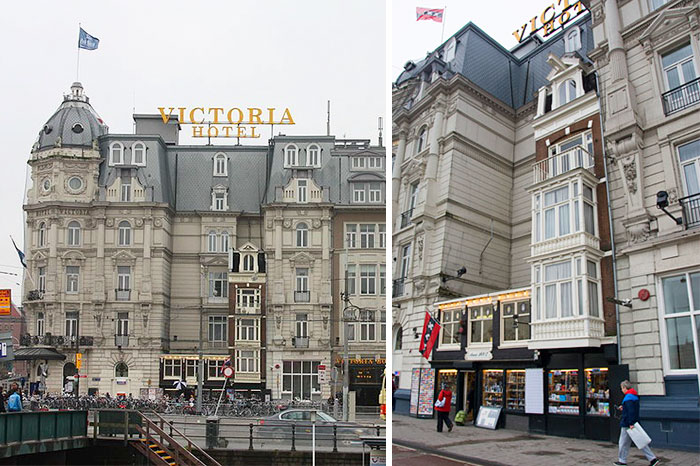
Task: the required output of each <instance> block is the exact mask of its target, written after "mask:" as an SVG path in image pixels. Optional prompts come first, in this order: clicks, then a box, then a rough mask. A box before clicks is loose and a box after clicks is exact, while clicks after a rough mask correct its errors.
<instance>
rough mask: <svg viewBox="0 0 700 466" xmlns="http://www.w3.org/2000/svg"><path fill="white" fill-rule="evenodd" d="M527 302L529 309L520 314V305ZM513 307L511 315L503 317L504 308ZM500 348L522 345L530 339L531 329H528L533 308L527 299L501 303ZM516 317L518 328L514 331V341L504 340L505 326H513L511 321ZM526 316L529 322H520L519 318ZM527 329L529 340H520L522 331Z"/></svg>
mask: <svg viewBox="0 0 700 466" xmlns="http://www.w3.org/2000/svg"><path fill="white" fill-rule="evenodd" d="M527 302H529V303H530V305H529V308H528V312H524V313H522V312H521V304H523V303H527ZM511 304H512V305H513V314H512V315H509V316H506V315H505V308H506V306H509V305H511ZM500 308H501V313H500V314H501V316H500V318H501V346H508V345H513V346H515V345H524V344H526V343H527V342H528V341H530V339H531V338H532V329H531V328H530V323H531V322H532V320H533V307H532V301H530V300H529V299H518V300H509V301H501V305H500ZM516 315H517V316H518V323H519V325H518V327H517V328H515V329H514V331H515V340H506V326H507V325H508V326H511V327H512V326H513V319H515V316H516ZM524 315H526V316H528V317H529V320H522V319H521V318H520V317H521V316H524ZM524 328H527V329H528V330H529V331H530V338H521V337H520V334H521V333H522V329H524Z"/></svg>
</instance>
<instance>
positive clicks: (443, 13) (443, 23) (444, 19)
mask: <svg viewBox="0 0 700 466" xmlns="http://www.w3.org/2000/svg"><path fill="white" fill-rule="evenodd" d="M446 16H447V5H445V8H444V9H443V10H442V33H441V34H440V43H441V44H442V41H443V40H444V38H445V21H447V18H445V17H446Z"/></svg>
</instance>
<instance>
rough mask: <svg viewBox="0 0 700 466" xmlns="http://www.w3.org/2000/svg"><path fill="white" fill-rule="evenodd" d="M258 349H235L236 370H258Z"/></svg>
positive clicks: (249, 371)
mask: <svg viewBox="0 0 700 466" xmlns="http://www.w3.org/2000/svg"><path fill="white" fill-rule="evenodd" d="M258 354H259V353H258V351H255V350H236V372H239V373H240V372H248V373H256V372H260V368H259V364H260V359H259V356H258Z"/></svg>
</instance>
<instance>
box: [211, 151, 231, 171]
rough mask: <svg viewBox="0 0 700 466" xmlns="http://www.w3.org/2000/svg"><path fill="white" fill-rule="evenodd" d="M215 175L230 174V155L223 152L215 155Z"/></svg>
mask: <svg viewBox="0 0 700 466" xmlns="http://www.w3.org/2000/svg"><path fill="white" fill-rule="evenodd" d="M214 176H228V157H227V156H226V154H224V153H223V152H217V153H216V154H215V155H214Z"/></svg>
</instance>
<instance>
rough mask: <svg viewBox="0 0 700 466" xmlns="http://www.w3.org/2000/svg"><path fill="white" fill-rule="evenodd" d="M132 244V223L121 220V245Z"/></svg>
mask: <svg viewBox="0 0 700 466" xmlns="http://www.w3.org/2000/svg"><path fill="white" fill-rule="evenodd" d="M130 244H131V224H129V222H127V221H126V220H124V221H122V222H119V246H129V245H130Z"/></svg>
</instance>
